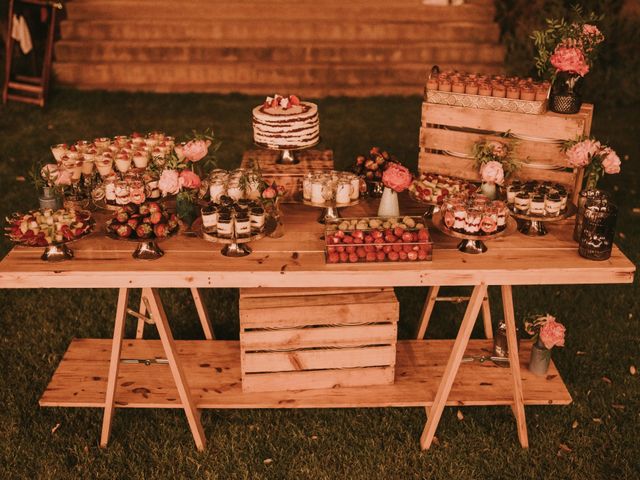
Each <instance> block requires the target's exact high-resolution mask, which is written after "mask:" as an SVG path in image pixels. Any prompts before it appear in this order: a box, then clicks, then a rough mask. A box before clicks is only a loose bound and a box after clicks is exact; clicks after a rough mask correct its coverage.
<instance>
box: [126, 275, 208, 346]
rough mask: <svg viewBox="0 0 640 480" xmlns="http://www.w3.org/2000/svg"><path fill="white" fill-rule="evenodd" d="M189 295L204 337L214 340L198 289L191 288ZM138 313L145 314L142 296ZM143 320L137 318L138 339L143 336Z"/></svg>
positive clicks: (145, 309)
mask: <svg viewBox="0 0 640 480" xmlns="http://www.w3.org/2000/svg"><path fill="white" fill-rule="evenodd" d="M191 296H192V297H193V302H194V303H195V304H196V310H197V312H198V319H199V320H200V325H202V330H203V331H204V338H205V339H207V340H215V338H216V337H215V335H214V333H213V326H212V325H211V320H210V319H209V313H208V312H207V309H206V308H205V306H204V303H203V301H202V296H201V294H200V289H199V288H196V287H192V288H191ZM138 311H139V312H140V315H143V316H144V315H146V314H147V307H146V305H145V304H144V297H140V308H139V309H138ZM144 324H145V322H144V320H143V319H141V318H138V325H137V326H136V338H137V339H138V340H140V339H141V338H142V337H143V336H144Z"/></svg>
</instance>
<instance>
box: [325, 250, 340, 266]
mask: <svg viewBox="0 0 640 480" xmlns="http://www.w3.org/2000/svg"><path fill="white" fill-rule="evenodd" d="M327 261H328V262H329V263H338V262H339V261H340V254H338V253H336V252H332V253H330V254H329V255H328V256H327Z"/></svg>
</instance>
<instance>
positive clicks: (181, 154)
mask: <svg viewBox="0 0 640 480" xmlns="http://www.w3.org/2000/svg"><path fill="white" fill-rule="evenodd" d="M184 146H185V143H184V142H183V143H179V144H178V145H175V146H174V147H173V151H174V152H175V153H176V157H178V160H180V161H183V160H184Z"/></svg>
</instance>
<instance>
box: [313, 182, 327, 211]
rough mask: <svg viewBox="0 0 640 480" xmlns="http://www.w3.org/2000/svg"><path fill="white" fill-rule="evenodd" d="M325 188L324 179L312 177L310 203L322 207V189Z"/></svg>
mask: <svg viewBox="0 0 640 480" xmlns="http://www.w3.org/2000/svg"><path fill="white" fill-rule="evenodd" d="M324 186H325V179H324V178H323V177H322V176H321V175H316V176H314V177H313V180H312V182H311V203H316V204H318V205H322V204H324V203H325V199H324V195H323V193H322V192H323V189H324Z"/></svg>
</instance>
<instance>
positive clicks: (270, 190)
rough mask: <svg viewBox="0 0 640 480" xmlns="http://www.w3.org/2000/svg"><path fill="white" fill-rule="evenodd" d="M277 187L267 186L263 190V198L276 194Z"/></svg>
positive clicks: (269, 197) (272, 196)
mask: <svg viewBox="0 0 640 480" xmlns="http://www.w3.org/2000/svg"><path fill="white" fill-rule="evenodd" d="M276 193H277V192H276V189H275V188H273V187H267V188H265V189H264V190H263V191H262V198H266V199H271V198H275V196H276Z"/></svg>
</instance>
